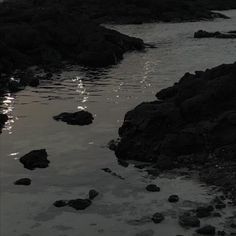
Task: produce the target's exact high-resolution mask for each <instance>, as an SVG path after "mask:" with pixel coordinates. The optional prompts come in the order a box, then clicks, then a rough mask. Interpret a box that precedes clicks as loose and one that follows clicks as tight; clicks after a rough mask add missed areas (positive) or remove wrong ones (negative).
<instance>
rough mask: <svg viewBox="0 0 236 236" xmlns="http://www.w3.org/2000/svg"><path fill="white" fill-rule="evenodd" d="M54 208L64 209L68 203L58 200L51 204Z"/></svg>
mask: <svg viewBox="0 0 236 236" xmlns="http://www.w3.org/2000/svg"><path fill="white" fill-rule="evenodd" d="M53 205H54V206H55V207H64V206H67V205H68V201H66V200H58V201H55V202H54V203H53Z"/></svg>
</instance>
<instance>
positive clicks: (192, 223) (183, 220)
mask: <svg viewBox="0 0 236 236" xmlns="http://www.w3.org/2000/svg"><path fill="white" fill-rule="evenodd" d="M179 224H180V225H181V226H183V227H199V226H200V220H199V219H198V218H197V217H196V216H194V215H192V214H191V213H189V212H185V213H184V214H183V215H181V216H180V217H179Z"/></svg>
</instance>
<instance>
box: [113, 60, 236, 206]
mask: <svg viewBox="0 0 236 236" xmlns="http://www.w3.org/2000/svg"><path fill="white" fill-rule="evenodd" d="M235 75H236V63H234V64H228V65H225V64H224V65H221V66H218V67H215V68H213V69H208V70H206V71H204V72H203V71H197V72H196V73H195V74H190V73H186V74H185V75H184V76H183V77H182V78H181V79H180V81H179V82H178V83H175V84H174V85H173V86H172V87H170V88H168V89H165V90H162V91H161V92H158V93H157V95H156V96H157V98H158V100H156V101H153V102H145V103H142V104H140V105H138V106H137V107H136V108H134V109H133V110H132V111H129V112H128V113H127V114H126V115H125V118H124V123H123V125H122V126H121V127H120V128H119V136H120V141H119V143H118V145H117V146H116V149H115V154H116V156H117V158H118V159H124V160H137V161H144V162H151V163H155V164H156V167H157V168H158V169H159V170H166V169H173V168H179V167H189V168H195V169H199V170H200V177H201V180H204V181H206V182H207V183H208V184H215V185H218V186H222V187H223V188H224V190H225V191H226V192H231V196H232V198H234V197H233V196H236V195H235V193H236V190H235V185H236V179H235V178H233V176H234V174H235V173H236V168H235V161H236V160H235V155H236V145H235V140H236V125H235V123H236V110H235V107H236V81H235ZM214 205H215V204H214ZM222 206H223V205H222Z"/></svg>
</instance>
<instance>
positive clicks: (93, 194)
mask: <svg viewBox="0 0 236 236" xmlns="http://www.w3.org/2000/svg"><path fill="white" fill-rule="evenodd" d="M98 195H99V192H98V191H96V190H94V189H92V190H90V191H89V199H90V200H93V199H94V198H95V197H97V196H98Z"/></svg>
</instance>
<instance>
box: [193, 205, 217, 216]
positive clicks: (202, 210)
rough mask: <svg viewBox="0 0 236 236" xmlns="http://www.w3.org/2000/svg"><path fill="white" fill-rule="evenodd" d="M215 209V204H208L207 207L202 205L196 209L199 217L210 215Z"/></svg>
mask: <svg viewBox="0 0 236 236" xmlns="http://www.w3.org/2000/svg"><path fill="white" fill-rule="evenodd" d="M213 210H214V207H213V206H206V207H204V206H202V207H198V208H197V209H196V214H197V217H198V218H203V217H208V216H210V215H211V213H212V211H213Z"/></svg>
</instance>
